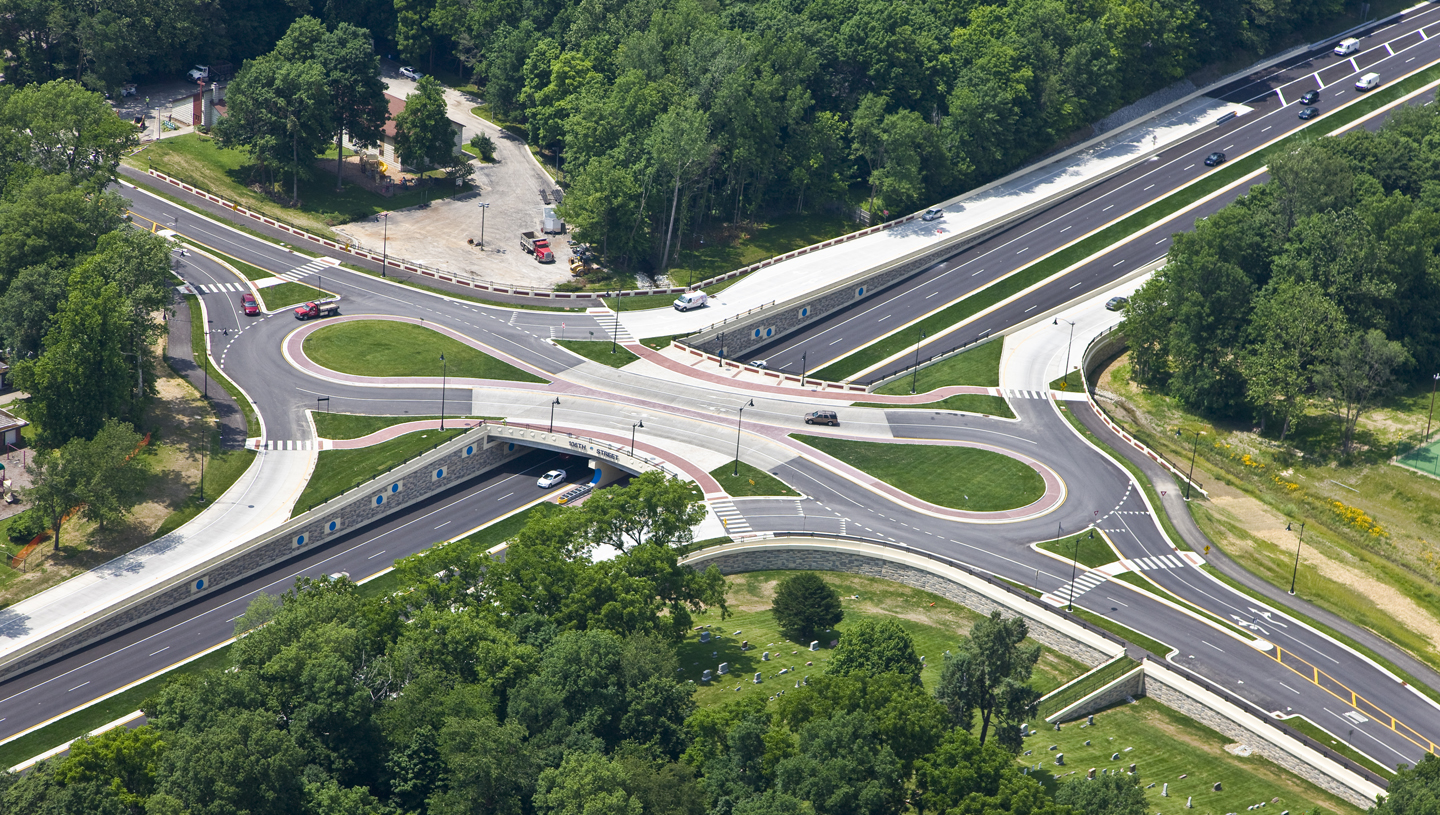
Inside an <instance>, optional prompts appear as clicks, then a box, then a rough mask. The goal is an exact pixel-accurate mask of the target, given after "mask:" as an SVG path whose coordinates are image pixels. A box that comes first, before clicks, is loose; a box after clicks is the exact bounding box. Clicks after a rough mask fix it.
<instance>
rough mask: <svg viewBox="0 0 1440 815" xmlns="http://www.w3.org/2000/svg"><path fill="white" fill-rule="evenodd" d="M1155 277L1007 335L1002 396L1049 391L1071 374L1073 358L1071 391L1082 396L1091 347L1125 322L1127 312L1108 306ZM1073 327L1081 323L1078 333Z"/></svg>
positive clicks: (1124, 283) (1120, 287) (1141, 279)
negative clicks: (1084, 363) (1082, 370)
mask: <svg viewBox="0 0 1440 815" xmlns="http://www.w3.org/2000/svg"><path fill="white" fill-rule="evenodd" d="M1149 279H1150V275H1148V274H1147V275H1144V276H1142V277H1139V278H1136V279H1132V280H1126V281H1122V282H1120V283H1118V284H1116V285H1114V286H1111V287H1110V288H1108V289H1106V290H1104V291H1101V292H1096V293H1095V294H1094V295H1093V296H1091V297H1089V298H1087V299H1085V300H1083V301H1081V302H1079V303H1075V304H1073V305H1071V306H1070V307H1068V308H1065V309H1064V310H1062V311H1060V312H1057V313H1053V314H1050V315H1046V317H1045V318H1044V319H1043V320H1040V321H1038V322H1036V323H1035V324H1034V325H1032V326H1029V327H1027V328H1022V329H1020V330H1019V331H1016V332H1014V333H1013V334H1007V335H1006V336H1005V349H1004V351H1002V352H1001V354H1000V388H1001V390H1002V392H1003V391H1005V390H1038V391H1047V390H1049V389H1050V383H1051V382H1054V381H1055V380H1056V379H1059V378H1060V377H1062V376H1064V375H1065V365H1066V362H1067V359H1068V362H1069V365H1070V372H1071V373H1070V382H1071V388H1072V389H1073V390H1074V391H1075V392H1076V393H1080V392H1081V391H1082V389H1081V387H1080V376H1079V374H1078V371H1079V368H1080V358H1081V357H1082V356H1084V354H1085V347H1086V346H1087V345H1089V344H1090V341H1091V340H1092V339H1094V338H1095V337H1098V336H1099V335H1100V334H1101V333H1103V332H1104V331H1105V330H1106V329H1108V328H1111V327H1112V326H1116V325H1119V324H1120V321H1121V320H1123V319H1125V313H1124V312H1122V311H1108V310H1106V308H1105V302H1106V301H1107V300H1109V299H1110V298H1112V297H1117V296H1119V297H1129V296H1130V295H1132V294H1134V293H1135V290H1136V289H1138V288H1140V287H1141V286H1142V285H1144V283H1145V281H1147V280H1149ZM1057 321H1058V325H1057V324H1056V323H1057ZM1070 323H1074V324H1075V325H1074V330H1073V333H1072V331H1071V326H1070V325H1069V324H1070ZM1067 352H1068V353H1067Z"/></svg>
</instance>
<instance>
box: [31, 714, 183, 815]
mask: <svg viewBox="0 0 1440 815" xmlns="http://www.w3.org/2000/svg"><path fill="white" fill-rule="evenodd" d="M164 755H165V742H164V741H162V740H161V738H160V734H158V733H156V732H155V729H154V728H153V727H149V726H146V727H138V728H135V729H133V730H132V729H130V728H128V727H117V728H115V729H114V730H111V731H108V732H106V733H104V734H102V735H99V736H93V737H89V738H83V739H80V740H78V741H76V742H74V743H72V744H71V745H70V754H69V757H68V758H67V759H66V760H65V762H64V763H62V764H61V765H60V766H59V767H58V768H56V770H55V780H57V781H59V782H60V783H61V784H66V785H70V784H80V783H85V782H98V783H99V784H101V785H102V786H106V787H109V788H110V790H111V791H112V792H114V793H115V796H116V797H117V798H118V799H119V801H120V803H121V804H123V805H124V806H125V807H127V808H128V809H129V810H130V812H131V813H133V815H142V813H144V812H145V802H146V800H147V799H149V797H150V796H151V794H153V793H154V792H155V785H156V781H157V774H158V773H159V771H160V760H161V759H162V758H163V757H164Z"/></svg>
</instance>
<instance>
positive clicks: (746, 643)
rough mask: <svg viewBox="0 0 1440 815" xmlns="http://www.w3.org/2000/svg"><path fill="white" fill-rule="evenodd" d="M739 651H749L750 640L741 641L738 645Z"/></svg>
mask: <svg viewBox="0 0 1440 815" xmlns="http://www.w3.org/2000/svg"><path fill="white" fill-rule="evenodd" d="M740 650H741V651H749V650H750V640H743V641H742V642H741V643H740Z"/></svg>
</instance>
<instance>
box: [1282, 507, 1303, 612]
mask: <svg viewBox="0 0 1440 815" xmlns="http://www.w3.org/2000/svg"><path fill="white" fill-rule="evenodd" d="M1285 531H1286V532H1289V531H1290V524H1289V523H1286V524H1285ZM1304 542H1305V522H1304V521H1301V522H1300V539H1299V540H1297V541H1295V565H1294V566H1293V567H1292V568H1291V569H1290V594H1291V595H1292V596H1293V595H1294V594H1295V575H1297V574H1299V573H1300V544H1302V543H1304Z"/></svg>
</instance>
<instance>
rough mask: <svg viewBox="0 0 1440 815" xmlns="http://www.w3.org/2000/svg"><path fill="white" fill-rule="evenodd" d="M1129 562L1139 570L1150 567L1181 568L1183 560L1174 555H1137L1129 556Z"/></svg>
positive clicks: (1183, 565) (1145, 569)
mask: <svg viewBox="0 0 1440 815" xmlns="http://www.w3.org/2000/svg"><path fill="white" fill-rule="evenodd" d="M1130 562H1131V563H1132V564H1134V566H1135V568H1137V569H1139V570H1140V571H1142V572H1144V571H1150V570H1151V569H1183V568H1185V561H1183V560H1181V559H1180V558H1178V557H1175V556H1174V555H1160V556H1159V557H1138V558H1131V559H1130Z"/></svg>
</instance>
